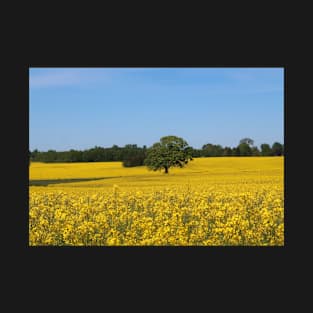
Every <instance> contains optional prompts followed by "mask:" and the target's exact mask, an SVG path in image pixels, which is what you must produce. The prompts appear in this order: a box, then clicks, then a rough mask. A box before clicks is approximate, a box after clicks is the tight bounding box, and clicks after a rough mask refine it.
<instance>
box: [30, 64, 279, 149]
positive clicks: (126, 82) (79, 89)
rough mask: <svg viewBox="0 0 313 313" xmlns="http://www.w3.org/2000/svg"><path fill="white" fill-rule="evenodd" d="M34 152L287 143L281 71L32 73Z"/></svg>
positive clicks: (78, 70)
mask: <svg viewBox="0 0 313 313" xmlns="http://www.w3.org/2000/svg"><path fill="white" fill-rule="evenodd" d="M29 90H30V92H29V118H30V121H29V148H30V150H34V149H38V150H40V151H47V150H48V149H54V150H57V151H62V150H69V149H89V148H92V147H94V146H101V147H111V146H112V145H113V144H116V145H119V146H124V145H125V144H137V145H138V146H143V145H146V146H148V147H149V146H151V145H152V144H153V143H155V142H157V141H159V139H160V138H161V137H163V136H167V135H176V136H179V137H183V138H184V139H185V140H186V141H187V142H188V143H189V145H191V146H192V147H194V148H201V147H202V145H204V144H206V143H213V144H220V145H222V146H230V147H234V146H237V145H238V143H239V141H240V139H242V138H245V137H249V138H251V139H253V140H254V143H255V145H257V146H258V147H259V146H260V144H262V143H269V144H272V143H274V142H275V141H278V142H280V143H284V124H283V121H284V70H283V68H30V69H29Z"/></svg>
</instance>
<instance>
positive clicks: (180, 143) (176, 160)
mask: <svg viewBox="0 0 313 313" xmlns="http://www.w3.org/2000/svg"><path fill="white" fill-rule="evenodd" d="M189 160H192V148H191V147H189V146H188V143H187V142H186V141H185V140H184V139H183V138H180V137H176V136H165V137H162V138H161V139H160V142H157V143H155V144H154V145H153V146H152V147H150V148H149V149H148V150H147V157H146V159H145V161H144V164H145V165H146V166H147V167H148V168H149V169H151V170H154V171H157V170H161V169H164V173H165V174H167V173H168V170H169V168H171V167H184V166H185V165H186V164H187V163H188V162H189Z"/></svg>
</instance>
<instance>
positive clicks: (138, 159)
mask: <svg viewBox="0 0 313 313" xmlns="http://www.w3.org/2000/svg"><path fill="white" fill-rule="evenodd" d="M175 138H177V139H175ZM251 144H253V140H252V139H249V138H244V139H241V140H240V143H239V145H238V146H237V147H234V148H231V147H224V148H223V147H222V146H221V145H214V144H211V143H208V144H205V145H203V146H202V149H194V148H192V147H190V146H188V144H187V142H186V141H184V140H183V139H182V138H179V137H175V136H167V137H163V138H161V141H160V142H159V143H157V144H155V145H153V146H152V147H151V148H149V149H147V147H146V146H143V147H142V148H141V147H138V146H137V145H136V144H127V145H125V146H124V147H119V146H117V145H113V146H112V147H111V148H102V147H98V146H95V147H94V148H91V149H87V150H83V151H80V150H73V149H71V150H69V151H55V150H48V151H47V152H40V151H38V150H37V149H35V150H34V151H33V152H31V151H29V164H30V162H32V161H37V162H47V163H48V162H49V163H50V162H111V161H122V162H123V166H125V167H131V166H141V165H144V160H145V158H146V157H147V152H148V151H151V149H152V148H153V149H156V150H158V151H163V152H162V153H163V154H164V155H165V159H168V160H170V159H171V155H166V153H168V151H172V153H173V154H174V156H173V157H177V160H176V165H175V166H181V165H183V164H185V163H184V157H183V156H182V153H183V154H186V156H190V157H193V158H197V157H220V156H280V155H284V145H282V144H280V143H279V142H274V143H273V145H272V147H271V146H270V145H269V144H267V143H264V144H262V145H261V146H260V148H261V151H260V150H259V149H258V148H257V147H255V146H252V145H251ZM175 149H176V150H175ZM178 155H179V156H180V157H178ZM149 158H151V155H150V157H149ZM187 161H188V160H187ZM147 162H149V161H147ZM153 162H154V163H157V162H156V161H153ZM169 162H170V161H169ZM159 163H160V162H159ZM169 164H171V162H170V163H169ZM171 166H174V165H172V164H171ZM164 169H165V168H164ZM165 171H168V169H167V170H165Z"/></svg>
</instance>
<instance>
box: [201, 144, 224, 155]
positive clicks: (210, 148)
mask: <svg viewBox="0 0 313 313" xmlns="http://www.w3.org/2000/svg"><path fill="white" fill-rule="evenodd" d="M202 150H203V154H202V156H204V157H216V156H223V148H222V146H220V145H213V144H211V143H207V144H205V145H203V146H202Z"/></svg>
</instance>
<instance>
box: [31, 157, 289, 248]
mask: <svg viewBox="0 0 313 313" xmlns="http://www.w3.org/2000/svg"><path fill="white" fill-rule="evenodd" d="M283 166H284V159H283V157H224V158H223V157H220V158H196V159H194V160H193V161H192V162H190V163H188V165H187V166H186V167H185V168H183V169H179V168H174V169H172V168H171V169H170V170H169V174H167V175H166V174H163V173H162V172H151V171H148V170H147V168H146V167H134V168H123V167H122V163H121V162H99V163H57V164H51V163H50V164H44V163H32V164H31V166H30V171H29V172H30V185H31V186H30V187H29V244H30V245H31V246H37V245H41V246H42V245H57V246H61V245H68V246H82V245H83V246H93V245H99V246H101V245H117V246H135V245H136V246H143V245H154V246H160V245H171V246H172V245H174V246H176V245H178V246H199V245H205V246H220V245H221V246H228V245H231V246H232V245H236V246H237V245H242V246H282V245H284V176H283V172H284V167H283ZM66 180H68V181H66ZM34 181H36V183H37V184H38V182H39V183H42V186H33V185H32V183H33V182H34Z"/></svg>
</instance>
